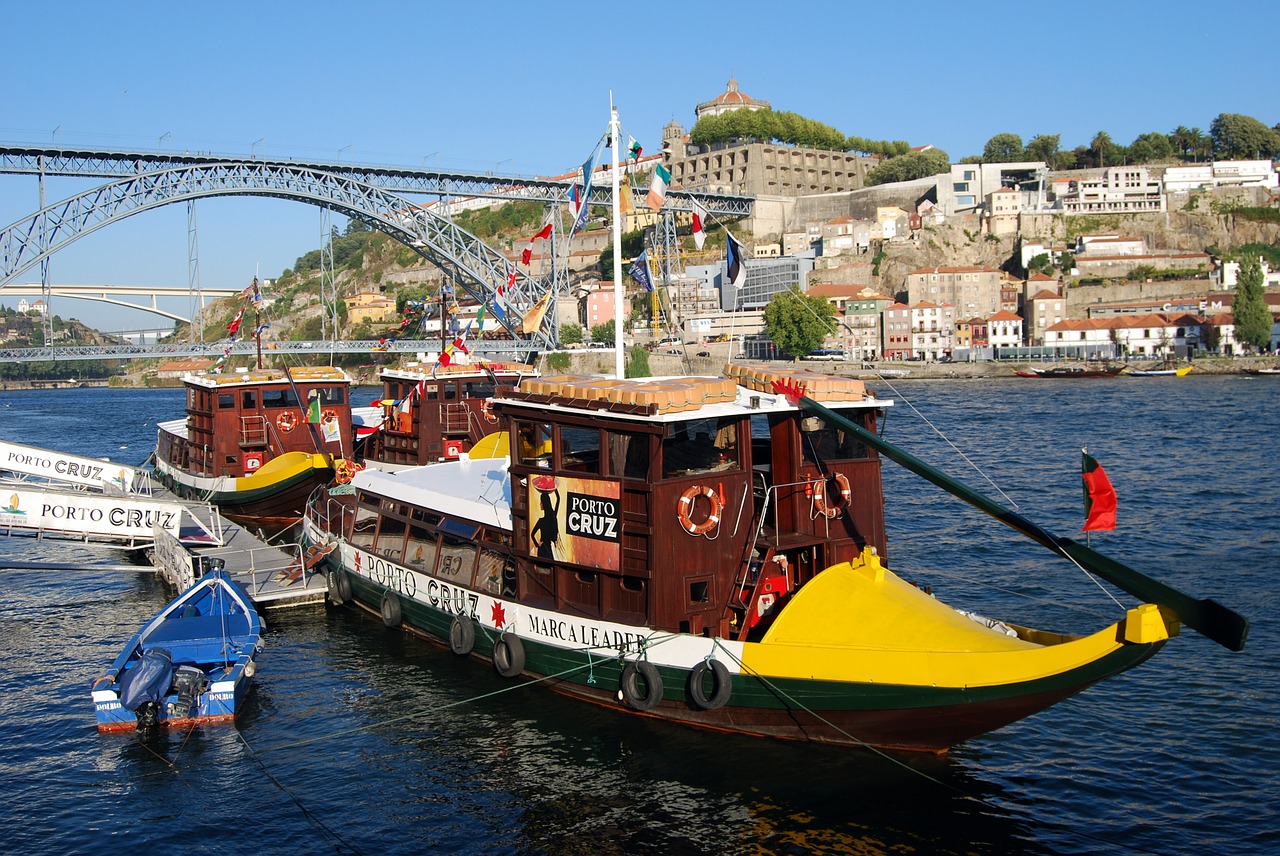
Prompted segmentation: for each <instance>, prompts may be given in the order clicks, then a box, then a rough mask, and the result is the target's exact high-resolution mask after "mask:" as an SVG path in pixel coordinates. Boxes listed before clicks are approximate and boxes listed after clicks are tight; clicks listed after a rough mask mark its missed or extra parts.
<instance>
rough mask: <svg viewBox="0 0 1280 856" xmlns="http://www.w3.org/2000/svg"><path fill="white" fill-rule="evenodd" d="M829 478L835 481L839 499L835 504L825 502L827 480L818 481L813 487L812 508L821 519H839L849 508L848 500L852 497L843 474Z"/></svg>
mask: <svg viewBox="0 0 1280 856" xmlns="http://www.w3.org/2000/svg"><path fill="white" fill-rule="evenodd" d="M831 478H832V479H834V480H835V483H836V487H838V488H839V492H840V498H839V499H838V500H837V501H836V502H835V504H831V503H828V502H827V481H828V479H820V480H818V481H817V482H816V483H814V486H813V507H814V509H815V510H817V512H818V513H819V514H821V515H822V516H823V517H839V516H840V515H841V514H842V513H843V512H844V510H845V509H846V508H848V507H849V499H850V498H851V496H852V491H850V490H849V478H848V477H847V476H846V475H845V474H844V473H835V474H834V475H832V476H831Z"/></svg>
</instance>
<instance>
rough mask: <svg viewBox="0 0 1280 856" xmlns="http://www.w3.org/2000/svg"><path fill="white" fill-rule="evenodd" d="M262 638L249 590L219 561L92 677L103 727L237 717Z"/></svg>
mask: <svg viewBox="0 0 1280 856" xmlns="http://www.w3.org/2000/svg"><path fill="white" fill-rule="evenodd" d="M261 637H262V621H261V619H260V618H259V617H258V612H257V610H256V609H254V607H253V601H251V600H250V599H249V595H248V593H247V592H246V591H245V590H244V589H243V588H241V587H240V585H239V584H237V583H236V582H235V581H234V580H232V579H231V577H230V576H229V575H228V574H227V573H226V572H225V571H224V570H222V569H221V568H215V569H214V570H212V571H210V572H209V573H207V574H205V575H204V576H203V577H201V578H200V579H199V580H197V581H196V582H195V583H194V584H193V585H192V586H191V587H190V588H189V589H187V590H186V591H184V592H183V593H182V594H180V595H178V596H177V597H176V598H175V599H174V600H173V601H172V602H170V603H169V605H167V606H166V607H165V608H164V609H162V610H160V612H159V613H158V614H157V615H156V617H155V618H153V619H151V620H150V621H149V622H147V624H146V625H145V626H144V627H143V628H142V629H141V630H139V631H138V632H137V634H136V635H134V637H133V638H132V639H130V640H129V644H128V645H126V646H125V648H124V651H122V652H121V653H120V656H119V657H117V658H116V661H115V662H114V663H112V664H111V670H110V671H109V672H108V673H107V674H105V675H103V676H102V677H100V678H97V679H96V680H95V681H94V682H93V687H92V692H93V710H94V714H95V716H96V717H97V720H98V730H99V731H102V732H107V731H123V730H126V729H131V728H136V729H138V730H139V731H143V730H148V729H151V728H155V727H157V726H188V725H194V724H197V723H206V722H228V721H231V720H234V719H235V715H236V711H238V710H239V709H240V705H241V702H243V700H244V698H245V695H246V694H247V693H248V691H249V685H250V680H251V679H252V677H253V673H254V671H255V669H256V663H255V662H254V658H255V657H257V655H258V654H259V653H260V652H261V651H262V639H261Z"/></svg>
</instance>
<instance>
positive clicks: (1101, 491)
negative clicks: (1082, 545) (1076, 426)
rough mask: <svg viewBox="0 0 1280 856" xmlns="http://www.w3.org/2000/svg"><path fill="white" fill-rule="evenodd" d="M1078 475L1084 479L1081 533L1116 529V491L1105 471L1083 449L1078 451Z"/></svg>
mask: <svg viewBox="0 0 1280 856" xmlns="http://www.w3.org/2000/svg"><path fill="white" fill-rule="evenodd" d="M1080 455H1081V460H1080V474H1081V475H1082V476H1083V478H1084V517H1085V519H1084V528H1083V529H1081V530H1080V531H1081V532H1098V531H1101V530H1104V529H1115V528H1116V489H1115V488H1114V487H1112V486H1111V479H1109V478H1107V471H1106V470H1104V469H1103V468H1102V464H1099V463H1098V462H1097V461H1096V460H1094V459H1093V457H1092V456H1091V455H1090V454H1089V453H1088V452H1086V451H1084V450H1083V449H1082V450H1080Z"/></svg>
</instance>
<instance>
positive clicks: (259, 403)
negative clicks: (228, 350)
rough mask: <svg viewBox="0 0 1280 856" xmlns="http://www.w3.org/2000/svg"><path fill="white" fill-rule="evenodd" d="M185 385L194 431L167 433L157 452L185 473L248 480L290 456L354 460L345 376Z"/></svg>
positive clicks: (306, 373)
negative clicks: (317, 455) (318, 455)
mask: <svg viewBox="0 0 1280 856" xmlns="http://www.w3.org/2000/svg"><path fill="white" fill-rule="evenodd" d="M183 385H184V387H185V388H186V393H187V419H186V425H185V428H186V430H185V432H181V431H177V432H170V431H161V432H160V433H159V436H158V445H157V448H156V455H157V457H158V458H160V459H161V460H163V461H165V462H167V463H169V464H171V465H173V466H174V467H176V468H178V469H180V470H182V471H185V472H187V473H191V474H193V475H195V476H201V477H209V478H214V477H232V478H242V477H245V476H249V475H252V474H253V473H254V472H256V471H257V470H258V469H260V468H261V467H262V466H263V465H265V464H266V463H267V462H268V461H270V460H272V459H273V458H276V457H279V456H281V455H283V454H285V453H287V452H307V453H317V452H320V453H327V454H330V455H333V456H335V457H345V456H347V455H350V453H351V442H352V427H351V404H350V399H349V396H350V387H351V385H352V379H351V377H350V376H349V375H348V374H347V373H346V372H344V371H342V370H341V369H337V368H329V367H323V366H321V367H314V368H296V369H290V370H287V371H286V370H283V369H256V370H253V371H250V372H246V373H236V374H226V375H187V376H186V377H185V378H183ZM313 418H316V419H318V421H311V420H312V419H313Z"/></svg>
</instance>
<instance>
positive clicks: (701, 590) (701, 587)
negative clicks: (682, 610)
mask: <svg viewBox="0 0 1280 856" xmlns="http://www.w3.org/2000/svg"><path fill="white" fill-rule="evenodd" d="M710 602H711V581H710V580H697V581H695V582H691V583H689V603H691V604H697V603H710Z"/></svg>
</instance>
